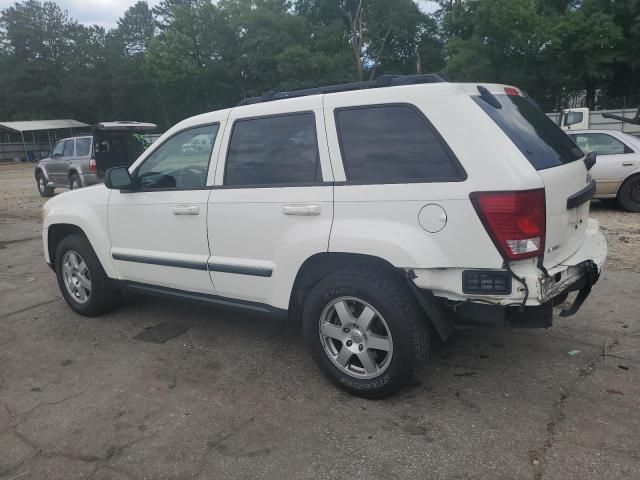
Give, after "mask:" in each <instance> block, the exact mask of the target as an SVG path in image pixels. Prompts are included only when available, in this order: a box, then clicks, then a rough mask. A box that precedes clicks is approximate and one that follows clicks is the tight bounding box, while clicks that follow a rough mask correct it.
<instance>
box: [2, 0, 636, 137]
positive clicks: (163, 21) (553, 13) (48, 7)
mask: <svg viewBox="0 0 640 480" xmlns="http://www.w3.org/2000/svg"><path fill="white" fill-rule="evenodd" d="M438 3H439V4H440V8H439V9H438V11H436V12H435V13H434V14H432V15H427V14H425V13H423V12H421V11H420V10H419V9H418V7H417V5H416V4H415V3H414V1H413V0H220V1H217V2H212V1H211V0H163V1H162V2H161V3H160V4H159V5H158V6H157V7H155V8H153V9H152V8H150V7H149V5H148V4H147V3H146V2H145V1H138V3H136V4H134V5H132V6H131V7H130V8H129V9H128V10H127V11H126V12H125V13H124V15H123V16H122V18H120V19H119V20H118V22H117V25H116V26H115V27H114V28H113V29H111V30H109V31H105V30H104V29H103V28H101V27H97V26H85V25H81V24H78V23H77V22H76V21H75V20H73V19H71V18H70V17H69V15H68V13H67V12H66V11H64V10H62V9H61V8H60V7H59V6H57V5H56V4H55V3H53V2H49V1H47V2H40V1H38V0H25V1H20V2H17V3H15V4H14V5H13V6H11V7H9V8H6V9H4V10H2V11H1V12H0V119H3V120H11V119H30V118H61V117H72V118H78V119H80V120H84V121H87V122H95V121H99V120H100V121H101V120H110V119H136V120H146V121H153V122H157V123H159V124H160V125H162V126H164V127H167V126H169V125H171V124H173V123H175V122H177V121H179V120H181V119H182V118H185V117H188V116H191V115H194V114H197V113H200V112H205V111H210V110H213V109H218V108H225V107H228V106H232V105H234V104H236V103H237V102H238V101H239V100H240V99H242V98H244V97H247V96H252V95H259V94H261V93H262V92H264V91H268V90H291V89H300V88H308V87H313V86H318V85H325V84H331V83H343V82H349V81H355V80H358V79H360V78H361V79H368V78H375V77H376V76H378V75H381V74H411V73H416V72H434V71H444V72H445V73H446V74H448V75H449V76H450V77H451V78H452V80H460V81H492V82H502V83H509V84H514V85H518V86H520V87H521V88H523V89H525V90H526V91H528V92H529V93H530V94H531V95H533V96H534V98H536V100H538V101H539V102H541V103H543V104H544V106H545V107H546V108H555V107H558V106H563V104H564V103H565V102H566V101H567V98H568V97H570V96H571V95H572V94H573V93H574V92H580V91H585V92H586V98H587V102H588V103H589V104H590V105H591V106H593V105H594V103H595V102H596V92H597V93H598V97H597V98H598V99H599V100H598V101H599V102H600V103H601V104H603V102H604V103H613V102H615V101H616V100H615V98H618V97H625V98H627V99H628V103H632V102H633V101H638V102H640V53H638V45H640V0H439V2H438ZM615 106H618V105H615Z"/></svg>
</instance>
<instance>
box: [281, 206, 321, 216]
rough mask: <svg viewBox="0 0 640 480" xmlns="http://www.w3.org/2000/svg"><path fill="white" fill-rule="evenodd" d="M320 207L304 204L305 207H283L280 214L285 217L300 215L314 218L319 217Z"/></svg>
mask: <svg viewBox="0 0 640 480" xmlns="http://www.w3.org/2000/svg"><path fill="white" fill-rule="evenodd" d="M321 211H322V207H321V206H320V205H317V204H313V205H311V204H305V205H285V206H284V207H282V213H284V214H285V215H302V216H306V217H309V216H314V215H320V212H321Z"/></svg>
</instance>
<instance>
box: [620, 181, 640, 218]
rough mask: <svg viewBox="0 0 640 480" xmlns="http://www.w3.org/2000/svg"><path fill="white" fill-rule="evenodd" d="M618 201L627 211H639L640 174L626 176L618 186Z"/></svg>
mask: <svg viewBox="0 0 640 480" xmlns="http://www.w3.org/2000/svg"><path fill="white" fill-rule="evenodd" d="M618 203H619V204H620V206H621V207H622V208H624V209H625V210H628V211H629V212H640V175H637V176H635V177H631V178H628V179H627V180H625V181H624V183H623V184H622V185H621V186H620V190H619V191H618Z"/></svg>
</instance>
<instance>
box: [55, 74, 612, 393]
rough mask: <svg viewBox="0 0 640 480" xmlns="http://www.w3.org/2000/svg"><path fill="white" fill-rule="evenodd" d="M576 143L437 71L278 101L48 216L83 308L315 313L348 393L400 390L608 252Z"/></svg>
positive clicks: (523, 103)
mask: <svg viewBox="0 0 640 480" xmlns="http://www.w3.org/2000/svg"><path fill="white" fill-rule="evenodd" d="M593 162H594V158H593V157H592V156H586V157H585V156H584V154H583V153H582V152H581V150H580V149H579V148H578V147H577V146H576V145H575V144H574V142H573V141H572V140H571V139H570V138H569V137H568V136H567V135H566V134H565V133H564V132H563V131H562V130H560V128H559V127H558V126H556V125H555V124H554V123H553V122H552V121H551V120H549V119H548V118H547V117H546V116H545V115H544V114H543V113H542V112H541V111H540V110H539V109H538V108H537V107H536V106H535V104H534V103H533V102H532V101H531V100H530V99H529V98H527V97H526V96H525V95H523V94H522V93H521V92H520V91H519V90H518V89H517V88H514V87H509V86H504V85H488V84H486V85H477V84H455V83H448V82H445V81H443V80H442V79H441V78H440V77H438V76H437V75H419V76H410V77H391V76H385V77H381V78H379V79H378V80H375V81H371V82H363V83H357V84H349V85H337V86H329V87H323V88H317V89H311V90H304V91H297V92H283V93H273V92H270V93H267V94H265V95H263V96H262V97H258V98H251V99H247V100H244V101H243V102H241V104H240V105H239V106H237V107H235V108H230V109H227V110H221V111H217V112H212V113H206V114H203V115H198V116H195V117H193V118H189V119H187V120H184V121H182V122H180V123H179V124H178V125H176V126H174V127H173V128H171V129H170V130H169V131H167V132H166V133H165V134H164V135H163V136H162V137H161V138H160V139H159V140H158V141H156V142H155V143H154V144H153V145H152V146H151V147H150V148H149V149H148V150H147V151H145V152H144V153H143V154H142V156H141V157H140V158H138V160H137V161H136V162H135V163H134V164H133V165H131V167H129V168H126V167H116V168H112V169H111V170H109V172H108V173H107V176H106V181H105V185H98V186H94V187H90V188H86V189H82V190H78V191H73V192H68V193H64V194H62V195H59V196H57V197H56V198H54V199H52V200H49V201H48V202H47V203H46V205H45V207H44V212H43V215H44V229H43V240H44V252H45V257H46V260H47V262H48V263H49V264H50V265H51V266H52V267H53V269H54V270H55V272H56V275H57V279H58V283H59V286H60V290H61V291H62V295H63V296H64V298H65V299H66V301H67V303H68V304H69V306H70V307H71V308H72V309H73V310H74V311H76V312H78V313H80V314H82V315H98V314H100V313H103V312H105V311H107V310H108V309H109V308H111V307H112V306H114V305H115V303H116V302H117V299H118V296H119V295H118V294H119V292H120V290H121V288H124V287H127V288H134V289H137V290H141V291H143V292H148V293H155V294H160V295H174V296H176V297H180V298H183V299H193V300H199V301H205V302H210V303H212V304H214V305H219V306H222V307H235V308H240V309H244V310H245V311H248V312H254V313H269V314H276V315H280V314H282V315H284V314H286V313H287V312H288V314H289V316H290V317H293V318H294V319H298V318H302V322H303V325H304V335H305V339H306V343H307V345H308V348H309V350H310V352H311V354H312V356H313V358H314V360H315V362H316V363H317V364H318V366H319V367H320V369H321V370H322V371H323V372H324V373H325V374H326V375H327V376H328V377H329V378H330V379H331V380H332V381H333V382H335V383H336V384H337V385H338V386H339V387H341V388H343V389H344V390H346V391H348V392H350V393H352V394H354V395H360V396H364V397H370V398H376V397H383V396H385V395H389V394H392V393H394V392H396V391H397V390H399V389H400V388H401V387H403V386H404V385H406V384H407V382H408V381H409V380H410V379H411V377H412V375H413V374H414V372H415V371H416V369H417V368H418V366H419V365H420V363H421V362H422V361H423V360H424V359H425V357H426V356H427V353H428V351H429V343H430V339H431V336H432V335H437V336H438V337H440V338H441V339H443V340H445V339H446V338H447V337H448V336H449V335H450V334H451V333H452V331H453V330H454V329H455V328H457V327H461V326H462V327H463V326H468V325H471V324H483V325H494V326H498V325H499V326H512V327H548V326H550V325H551V323H552V307H554V306H558V305H560V304H562V303H563V302H565V299H566V298H567V294H568V293H569V292H571V291H578V294H577V296H576V298H575V300H574V301H573V304H572V305H571V306H569V307H567V308H565V310H563V311H562V312H561V315H570V314H572V313H575V311H576V310H577V309H578V308H579V307H580V305H581V304H582V302H583V301H584V299H585V298H586V297H587V295H588V294H589V291H590V289H591V286H592V285H593V284H594V283H595V282H596V280H597V279H598V276H599V274H600V270H601V268H602V264H603V262H604V260H605V257H606V253H607V246H606V241H605V239H604V237H603V235H602V233H601V232H600V230H599V227H598V223H597V222H596V221H594V220H591V219H589V199H590V198H591V196H592V195H593V193H594V190H595V184H594V182H593V181H592V180H591V177H590V175H589V173H588V168H590V166H591V165H593Z"/></svg>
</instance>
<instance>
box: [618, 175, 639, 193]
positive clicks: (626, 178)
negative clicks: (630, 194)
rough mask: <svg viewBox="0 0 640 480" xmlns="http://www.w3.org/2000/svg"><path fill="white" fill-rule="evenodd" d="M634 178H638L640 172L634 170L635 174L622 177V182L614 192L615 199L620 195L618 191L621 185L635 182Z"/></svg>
mask: <svg viewBox="0 0 640 480" xmlns="http://www.w3.org/2000/svg"><path fill="white" fill-rule="evenodd" d="M636 178H640V170H636V171H635V172H631V173H630V174H629V175H627V176H626V177H624V178H623V179H622V181H621V182H620V184H619V185H618V189H617V190H616V197H617V196H618V194H619V193H620V189H621V188H622V185H624V184H625V183H626V182H628V181H630V180H635V179H636Z"/></svg>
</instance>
